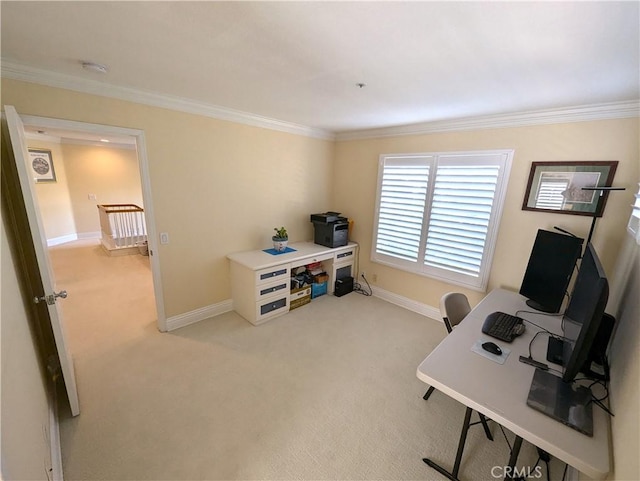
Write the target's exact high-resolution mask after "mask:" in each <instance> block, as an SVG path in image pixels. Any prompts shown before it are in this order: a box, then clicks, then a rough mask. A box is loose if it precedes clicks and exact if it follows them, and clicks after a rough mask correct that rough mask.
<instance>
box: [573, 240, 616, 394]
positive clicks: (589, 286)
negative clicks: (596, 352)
mask: <svg viewBox="0 0 640 481" xmlns="http://www.w3.org/2000/svg"><path fill="white" fill-rule="evenodd" d="M608 299H609V283H608V282H607V278H606V276H605V273H604V269H603V268H602V265H601V264H600V260H599V259H598V255H597V254H596V251H595V249H594V248H593V246H592V245H591V244H587V248H586V249H585V252H584V255H583V257H582V262H581V263H580V269H579V271H578V276H577V278H576V283H575V286H574V288H573V292H572V294H571V300H570V301H569V305H568V306H567V310H566V311H565V313H564V318H563V324H564V327H563V330H564V338H565V340H564V343H563V365H564V374H563V376H562V379H563V380H564V381H566V382H570V381H572V380H573V379H575V377H576V376H577V375H578V373H579V372H580V371H581V370H582V369H583V368H584V364H585V361H587V359H588V357H589V354H590V352H591V347H592V345H593V343H594V342H596V337H597V335H598V329H599V327H600V323H601V322H602V316H603V315H604V310H605V308H606V307H607V300H608Z"/></svg>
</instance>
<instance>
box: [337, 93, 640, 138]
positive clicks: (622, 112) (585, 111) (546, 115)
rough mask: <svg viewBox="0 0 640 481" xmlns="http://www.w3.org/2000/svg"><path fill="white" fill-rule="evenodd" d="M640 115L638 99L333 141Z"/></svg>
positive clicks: (389, 129)
mask: <svg viewBox="0 0 640 481" xmlns="http://www.w3.org/2000/svg"><path fill="white" fill-rule="evenodd" d="M639 116H640V100H629V101H624V102H610V103H602V104H590V105H582V106H574V107H566V108H556V109H545V110H532V111H527V112H520V113H515V114H499V115H483V116H479V117H468V118H461V119H452V120H440V121H434V122H423V123H417V124H410V125H400V126H397V127H383V128H379V129H365V130H353V131H350V132H341V133H338V134H336V140H337V141H341V140H358V139H372V138H379V137H395V136H401V135H421V134H433V133H438V132H456V131H464V130H481V129H504V128H511V127H524V126H529V125H545V124H561V123H571V122H588V121H594V120H611V119H627V118H634V117H639Z"/></svg>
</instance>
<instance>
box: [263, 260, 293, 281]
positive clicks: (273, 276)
mask: <svg viewBox="0 0 640 481" xmlns="http://www.w3.org/2000/svg"><path fill="white" fill-rule="evenodd" d="M290 272H291V266H290V265H289V264H282V265H279V266H274V267H269V268H268V269H262V270H259V271H256V285H259V284H266V283H271V282H273V281H280V280H286V281H288V280H289V277H291V276H290Z"/></svg>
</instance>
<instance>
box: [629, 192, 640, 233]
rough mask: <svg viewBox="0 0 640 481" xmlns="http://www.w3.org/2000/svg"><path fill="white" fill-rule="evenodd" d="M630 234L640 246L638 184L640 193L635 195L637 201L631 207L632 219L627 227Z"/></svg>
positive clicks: (639, 197)
mask: <svg viewBox="0 0 640 481" xmlns="http://www.w3.org/2000/svg"><path fill="white" fill-rule="evenodd" d="M627 229H628V230H629V233H630V234H631V235H632V236H633V237H634V238H635V240H636V242H637V243H638V245H640V184H638V192H637V193H636V195H635V201H634V203H633V205H632V206H631V217H630V218H629V224H628V225H627Z"/></svg>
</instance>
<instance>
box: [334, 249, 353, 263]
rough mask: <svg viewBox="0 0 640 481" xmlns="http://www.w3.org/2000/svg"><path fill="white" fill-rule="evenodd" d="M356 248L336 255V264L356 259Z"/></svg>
mask: <svg viewBox="0 0 640 481" xmlns="http://www.w3.org/2000/svg"><path fill="white" fill-rule="evenodd" d="M355 250H356V249H355V247H352V248H351V249H348V250H344V251H340V252H338V253H337V254H336V262H347V261H349V260H351V259H353V258H354V256H355Z"/></svg>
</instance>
